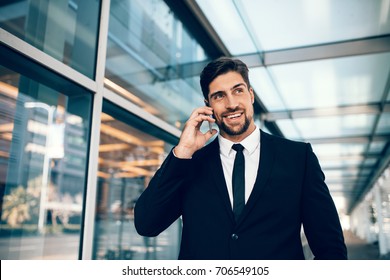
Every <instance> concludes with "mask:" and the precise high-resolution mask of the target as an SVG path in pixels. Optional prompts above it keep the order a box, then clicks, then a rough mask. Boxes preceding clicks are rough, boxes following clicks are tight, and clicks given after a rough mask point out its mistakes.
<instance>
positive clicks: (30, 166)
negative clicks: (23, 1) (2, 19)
mask: <svg viewBox="0 0 390 280" xmlns="http://www.w3.org/2000/svg"><path fill="white" fill-rule="evenodd" d="M0 62H1V65H0V116H1V117H0V198H1V206H0V209H1V222H0V258H1V259H78V258H79V250H80V247H79V245H80V237H81V229H82V212H83V201H84V192H85V188H86V176H85V174H86V168H87V155H88V145H89V144H88V143H89V135H90V121H91V105H92V95H91V93H90V92H88V91H86V90H84V89H82V88H80V87H78V86H76V85H74V84H71V83H70V82H69V81H67V80H65V79H63V78H61V77H59V76H57V75H55V74H54V73H52V72H49V71H47V70H46V69H44V68H42V67H40V66H38V65H35V64H33V63H32V62H30V61H27V60H23V58H22V57H21V56H19V55H17V54H16V53H13V52H11V51H9V50H7V49H5V48H1V47H0Z"/></svg>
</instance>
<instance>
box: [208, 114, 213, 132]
mask: <svg viewBox="0 0 390 280" xmlns="http://www.w3.org/2000/svg"><path fill="white" fill-rule="evenodd" d="M210 117H212V118H213V119H214V115H210ZM208 123H209V130H210V133H213V125H212V123H211V122H208Z"/></svg>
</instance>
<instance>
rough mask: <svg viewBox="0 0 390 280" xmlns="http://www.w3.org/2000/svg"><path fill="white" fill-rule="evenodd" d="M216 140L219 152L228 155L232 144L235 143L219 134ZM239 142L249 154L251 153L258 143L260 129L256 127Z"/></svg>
mask: <svg viewBox="0 0 390 280" xmlns="http://www.w3.org/2000/svg"><path fill="white" fill-rule="evenodd" d="M218 141H219V150H220V153H221V154H223V155H224V156H230V153H231V151H232V145H233V144H237V143H235V142H232V141H230V140H228V139H226V138H223V137H222V136H221V134H219V135H218ZM240 144H241V145H243V146H244V148H245V150H247V151H248V153H249V154H252V153H253V152H254V151H255V150H256V148H257V147H258V146H259V145H260V129H258V128H257V127H256V128H255V130H254V131H253V132H252V133H251V134H250V135H248V136H247V137H246V138H245V139H244V140H242V141H241V142H240Z"/></svg>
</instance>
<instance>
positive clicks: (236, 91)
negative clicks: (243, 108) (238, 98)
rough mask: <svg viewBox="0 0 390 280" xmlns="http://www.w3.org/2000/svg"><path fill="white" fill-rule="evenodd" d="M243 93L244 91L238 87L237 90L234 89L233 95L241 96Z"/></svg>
mask: <svg viewBox="0 0 390 280" xmlns="http://www.w3.org/2000/svg"><path fill="white" fill-rule="evenodd" d="M243 92H244V89H243V88H242V87H238V88H236V89H234V93H235V94H241V93H243Z"/></svg>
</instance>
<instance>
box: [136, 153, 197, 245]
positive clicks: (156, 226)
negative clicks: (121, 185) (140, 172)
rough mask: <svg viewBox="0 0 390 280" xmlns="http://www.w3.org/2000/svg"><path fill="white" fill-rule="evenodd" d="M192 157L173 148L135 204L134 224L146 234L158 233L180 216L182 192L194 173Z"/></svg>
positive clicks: (138, 230) (141, 233)
mask: <svg viewBox="0 0 390 280" xmlns="http://www.w3.org/2000/svg"><path fill="white" fill-rule="evenodd" d="M191 162H192V160H190V159H179V158H176V157H175V156H174V155H173V153H172V151H171V152H170V154H169V155H168V157H167V158H166V160H165V161H164V163H163V164H162V165H161V167H160V169H159V170H157V172H156V174H155V175H154V177H153V178H152V179H151V181H150V183H149V185H148V187H147V188H146V189H145V190H144V192H143V193H142V194H141V196H140V197H139V199H138V200H137V202H136V204H135V209H134V224H135V228H136V230H137V232H138V233H139V234H140V235H143V236H149V237H153V236H157V235H159V234H160V233H161V232H162V231H164V230H165V229H167V228H168V227H169V226H170V225H171V224H172V223H173V222H174V221H176V220H177V219H178V218H179V217H180V216H181V203H182V201H181V192H182V188H183V187H185V185H186V182H187V180H188V178H189V174H190V172H191V165H192V164H191Z"/></svg>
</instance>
